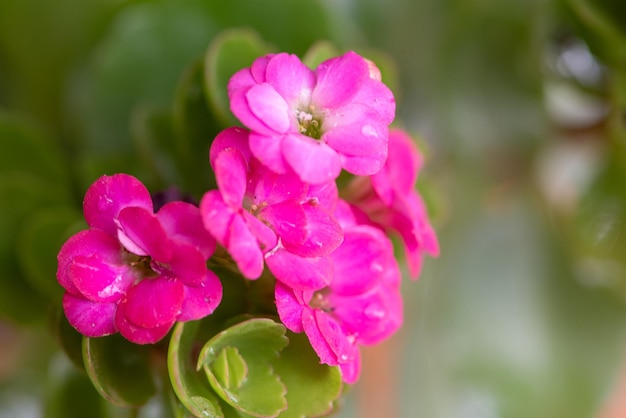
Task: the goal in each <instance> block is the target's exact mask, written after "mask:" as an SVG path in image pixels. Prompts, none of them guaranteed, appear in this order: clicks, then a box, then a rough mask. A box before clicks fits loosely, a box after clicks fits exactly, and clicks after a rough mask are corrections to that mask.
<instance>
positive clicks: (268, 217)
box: [259, 200, 307, 248]
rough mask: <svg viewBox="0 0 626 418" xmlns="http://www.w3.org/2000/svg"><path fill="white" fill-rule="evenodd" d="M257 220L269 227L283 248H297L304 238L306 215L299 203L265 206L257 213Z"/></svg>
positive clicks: (291, 202) (291, 201) (288, 201)
mask: <svg viewBox="0 0 626 418" xmlns="http://www.w3.org/2000/svg"><path fill="white" fill-rule="evenodd" d="M259 218H260V219H261V220H263V221H264V222H266V223H268V224H269V225H271V227H272V229H273V230H274V232H276V234H277V235H278V236H279V237H280V238H281V241H282V243H283V245H284V246H285V248H289V247H296V248H297V247H298V246H300V245H301V244H302V242H303V241H304V239H305V238H306V233H307V231H306V230H305V227H306V222H307V219H306V215H305V213H304V210H303V209H302V206H301V205H300V203H298V202H296V201H294V200H287V201H284V202H281V203H276V204H274V205H271V206H267V207H266V208H265V209H263V210H261V211H260V212H259Z"/></svg>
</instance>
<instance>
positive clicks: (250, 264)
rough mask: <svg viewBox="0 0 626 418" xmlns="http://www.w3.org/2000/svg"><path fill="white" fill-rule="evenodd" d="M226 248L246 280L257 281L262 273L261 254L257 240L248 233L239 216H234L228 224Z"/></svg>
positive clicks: (248, 230)
mask: <svg viewBox="0 0 626 418" xmlns="http://www.w3.org/2000/svg"><path fill="white" fill-rule="evenodd" d="M226 248H227V249H228V252H229V253H230V255H231V257H232V258H233V260H235V262H236V263H237V266H238V267H239V270H240V271H241V273H242V274H243V275H244V276H245V277H247V278H248V279H258V278H259V276H261V273H263V253H262V252H261V249H260V248H259V243H258V242H257V238H256V237H255V236H254V235H253V234H252V232H250V229H249V228H248V226H247V224H246V222H245V221H244V219H243V218H242V217H241V216H234V217H233V220H232V222H231V224H230V231H229V235H228V242H227V243H226Z"/></svg>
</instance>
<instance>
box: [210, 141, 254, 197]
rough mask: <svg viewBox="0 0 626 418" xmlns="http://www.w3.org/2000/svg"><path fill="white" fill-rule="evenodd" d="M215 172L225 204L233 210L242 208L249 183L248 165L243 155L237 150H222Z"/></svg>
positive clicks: (216, 162)
mask: <svg viewBox="0 0 626 418" xmlns="http://www.w3.org/2000/svg"><path fill="white" fill-rule="evenodd" d="M213 170H214V171H215V179H216V180H217V186H218V187H219V189H220V192H221V194H222V198H223V199H224V202H226V204H227V205H228V206H231V207H233V208H239V207H241V205H242V203H243V197H244V195H245V193H246V186H247V183H248V164H247V162H246V160H245V158H244V156H243V155H242V153H241V152H240V151H239V150H238V149H236V148H227V149H224V150H222V152H220V153H219V155H218V156H217V157H216V158H215V160H214V165H213Z"/></svg>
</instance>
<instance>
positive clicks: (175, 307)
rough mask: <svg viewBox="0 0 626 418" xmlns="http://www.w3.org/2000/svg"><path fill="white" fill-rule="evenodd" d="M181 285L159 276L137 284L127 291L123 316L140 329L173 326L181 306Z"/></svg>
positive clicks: (182, 291) (122, 303) (123, 301)
mask: <svg viewBox="0 0 626 418" xmlns="http://www.w3.org/2000/svg"><path fill="white" fill-rule="evenodd" d="M183 296H184V288H183V284H182V283H181V282H180V281H178V280H175V279H170V278H167V277H164V276H159V277H156V278H154V279H146V280H142V281H141V282H139V283H137V284H136V285H135V286H133V287H132V288H131V289H130V290H129V291H128V294H127V296H126V298H125V299H124V300H122V302H120V306H122V305H123V309H124V316H125V318H126V319H128V320H129V321H131V322H132V323H133V324H135V325H137V326H139V327H142V328H155V327H159V326H162V325H166V324H173V323H174V321H175V320H176V318H177V317H178V315H179V314H180V311H181V307H182V304H183Z"/></svg>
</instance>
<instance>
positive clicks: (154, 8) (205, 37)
mask: <svg viewBox="0 0 626 418" xmlns="http://www.w3.org/2000/svg"><path fill="white" fill-rule="evenodd" d="M216 31H217V28H216V26H215V24H214V22H213V18H212V17H211V15H210V14H209V13H208V11H207V6H206V1H204V0H188V1H185V2H179V1H175V0H154V1H149V2H140V3H137V4H133V5H130V6H128V7H125V8H123V9H122V10H121V11H120V13H118V14H117V16H116V17H115V19H114V20H113V22H112V24H111V25H110V26H109V27H108V31H106V32H105V33H104V35H103V37H102V40H101V42H100V43H99V44H98V45H97V47H96V48H93V50H92V52H93V53H92V55H91V56H90V57H89V60H88V62H87V64H86V65H85V68H84V69H83V72H82V73H81V74H80V77H79V78H77V79H76V84H77V88H76V89H75V92H76V94H74V95H73V96H72V98H73V101H72V103H71V104H72V112H73V114H75V115H77V117H78V118H79V119H80V120H81V121H82V122H83V126H82V127H83V129H84V136H85V139H86V144H87V149H88V150H89V151H90V152H96V153H98V154H100V155H101V156H102V157H111V156H115V155H116V154H118V153H127V152H129V151H130V150H131V145H132V142H131V138H130V135H129V130H128V127H129V121H130V115H131V114H132V110H133V109H134V108H135V106H137V105H149V106H154V107H167V106H169V105H170V102H171V100H172V97H173V94H174V91H175V89H176V85H177V83H178V80H179V78H180V75H181V74H182V72H183V70H184V69H185V68H186V66H187V65H188V63H189V62H191V61H192V60H193V59H197V58H199V57H201V56H202V54H203V53H204V51H205V50H206V46H207V45H208V44H209V42H210V40H211V37H212V35H213V34H214V33H215V32H216Z"/></svg>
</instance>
